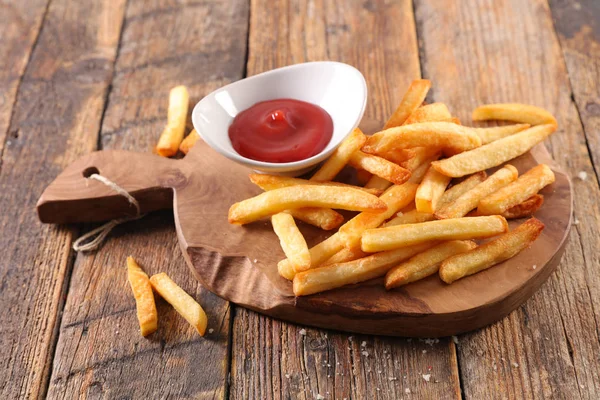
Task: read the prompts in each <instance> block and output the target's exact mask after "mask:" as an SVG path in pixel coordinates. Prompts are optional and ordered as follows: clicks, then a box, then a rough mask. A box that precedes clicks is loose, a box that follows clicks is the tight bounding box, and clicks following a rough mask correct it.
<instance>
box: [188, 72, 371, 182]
mask: <svg viewBox="0 0 600 400" xmlns="http://www.w3.org/2000/svg"><path fill="white" fill-rule="evenodd" d="M317 64H321V65H323V64H330V65H331V64H334V65H341V66H343V67H344V68H348V69H350V70H353V71H354V72H355V73H357V74H358V76H359V77H360V78H361V79H360V82H361V83H362V88H363V92H364V98H363V101H362V105H361V108H360V111H359V112H358V114H357V116H356V120H355V121H354V123H353V126H352V128H351V129H350V130H349V131H348V132H347V133H346V134H345V135H342V136H339V141H338V142H337V143H334V145H333V146H332V147H331V148H330V149H327V146H326V147H325V148H324V149H323V150H321V151H320V152H319V153H317V154H315V155H314V156H312V157H309V158H305V159H303V160H298V161H291V162H285V163H274V162H266V161H258V160H253V159H251V158H247V157H244V156H242V155H241V154H239V153H237V152H235V151H230V150H227V149H225V148H223V147H221V146H219V145H218V144H217V143H216V142H215V141H213V140H212V135H209V134H203V133H202V131H201V130H198V128H197V126H196V125H197V124H196V119H197V118H198V117H197V115H198V111H197V109H198V107H199V105H200V104H201V103H202V102H203V101H204V100H205V99H207V98H208V97H211V96H214V95H215V94H217V93H219V92H221V91H224V90H227V88H229V87H231V86H233V85H236V84H238V83H239V82H242V81H246V80H253V79H260V78H261V76H263V75H267V74H272V73H274V72H281V71H282V70H291V69H297V68H302V67H304V66H306V65H317ZM367 98H368V88H367V82H366V79H365V77H364V75H363V74H362V72H360V71H359V70H358V68H356V67H354V66H352V65H350V64H346V63H342V62H339V61H309V62H304V63H298V64H292V65H287V66H285V67H280V68H275V69H271V70H269V71H265V72H261V73H260V74H257V75H252V76H249V77H247V78H244V79H239V80H237V81H234V82H231V83H229V84H227V85H225V86H222V87H220V88H218V89H216V90H213V91H212V92H210V93H209V94H207V95H206V96H204V97H203V98H202V99H201V100H200V101H198V102H197V103H196V105H195V106H194V108H193V109H192V124H193V125H194V129H195V130H196V132H197V133H198V134H199V135H200V137H202V139H203V140H204V141H205V142H206V143H207V144H208V145H209V146H210V147H212V148H213V149H214V150H216V151H217V152H219V153H220V154H222V155H223V156H225V157H227V158H228V159H230V160H233V161H236V162H238V163H241V164H244V165H248V166H251V167H254V168H257V169H263V170H280V171H281V170H286V171H293V170H295V169H300V168H305V167H307V166H308V165H313V164H316V163H318V162H320V161H322V160H324V159H325V158H327V157H328V156H329V155H331V154H332V153H333V152H334V151H335V149H337V147H338V146H339V145H340V144H341V143H342V141H344V139H346V138H347V137H348V135H350V133H352V131H353V130H354V129H356V128H357V127H358V125H359V124H360V121H361V119H362V117H363V115H364V113H365V110H366V107H367ZM331 140H333V137H332V139H331ZM330 143H331V141H330V142H329V143H328V145H329V144H330Z"/></svg>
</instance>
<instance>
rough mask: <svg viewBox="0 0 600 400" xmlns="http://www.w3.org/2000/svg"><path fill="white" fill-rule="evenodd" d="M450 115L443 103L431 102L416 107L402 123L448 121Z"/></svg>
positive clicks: (450, 118)
mask: <svg viewBox="0 0 600 400" xmlns="http://www.w3.org/2000/svg"><path fill="white" fill-rule="evenodd" d="M451 120H452V115H451V114H450V111H448V107H446V105H445V104H444V103H431V104H427V105H424V106H421V107H419V108H417V109H416V110H415V111H414V112H413V113H412V114H410V116H409V117H408V118H407V119H406V121H404V124H403V125H409V124H415V123H418V122H440V121H446V122H450V121H451Z"/></svg>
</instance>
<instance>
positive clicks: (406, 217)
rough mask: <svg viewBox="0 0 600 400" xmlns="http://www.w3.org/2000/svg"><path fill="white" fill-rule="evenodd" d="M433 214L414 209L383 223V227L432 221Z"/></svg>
mask: <svg viewBox="0 0 600 400" xmlns="http://www.w3.org/2000/svg"><path fill="white" fill-rule="evenodd" d="M433 219H434V217H433V214H431V213H427V212H419V211H417V210H416V209H413V210H410V211H407V212H405V213H402V214H400V213H398V215H397V216H396V217H394V218H392V219H390V220H389V221H388V222H386V223H385V224H383V227H384V228H385V227H388V226H394V225H406V224H418V223H421V222H427V221H433Z"/></svg>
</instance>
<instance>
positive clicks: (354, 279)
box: [293, 242, 435, 296]
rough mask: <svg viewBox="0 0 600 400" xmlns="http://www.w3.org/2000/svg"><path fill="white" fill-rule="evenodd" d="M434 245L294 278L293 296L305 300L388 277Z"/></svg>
mask: <svg viewBox="0 0 600 400" xmlns="http://www.w3.org/2000/svg"><path fill="white" fill-rule="evenodd" d="M434 244H435V242H434V243H422V244H419V245H416V246H411V247H405V248H402V249H396V250H393V251H387V252H383V253H377V254H373V255H371V256H369V257H365V258H360V259H358V260H354V261H349V262H345V263H342V264H333V265H329V266H326V267H321V268H317V269H310V270H308V271H304V272H300V273H298V274H296V276H295V277H294V286H293V289H294V294H295V295H296V296H306V295H309V294H314V293H319V292H323V291H326V290H331V289H335V288H338V287H341V286H345V285H350V284H353V283H359V282H364V281H367V280H369V279H373V278H378V277H380V276H383V275H385V273H386V272H387V270H388V269H390V268H391V267H392V266H393V265H394V264H396V263H398V262H401V261H402V260H406V259H408V258H410V257H412V256H414V255H415V254H417V253H420V252H422V251H424V250H427V249H428V248H429V247H431V246H433V245H434Z"/></svg>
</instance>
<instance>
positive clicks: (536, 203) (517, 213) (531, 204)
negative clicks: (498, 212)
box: [502, 194, 544, 219]
mask: <svg viewBox="0 0 600 400" xmlns="http://www.w3.org/2000/svg"><path fill="white" fill-rule="evenodd" d="M542 204H544V196H542V195H541V194H534V195H533V196H531V197H530V198H528V199H527V200H525V201H524V202H522V203H521V204H517V205H516V206H512V207H511V208H509V209H508V210H506V211H504V212H503V213H502V216H503V217H504V218H506V219H517V218H524V217H531V216H532V215H533V213H534V212H536V211H537V210H539V208H540V207H541V206H542Z"/></svg>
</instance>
